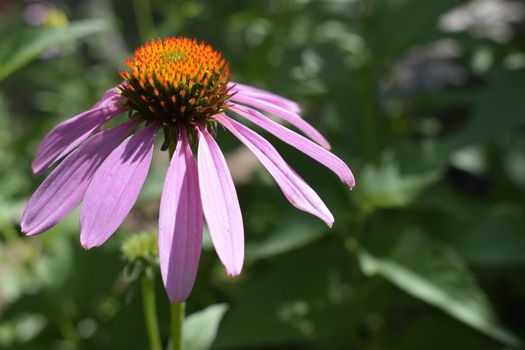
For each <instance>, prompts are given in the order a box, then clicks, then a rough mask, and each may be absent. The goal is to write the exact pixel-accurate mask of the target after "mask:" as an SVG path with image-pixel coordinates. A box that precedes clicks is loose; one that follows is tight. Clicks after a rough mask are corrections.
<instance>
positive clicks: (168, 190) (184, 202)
mask: <svg viewBox="0 0 525 350" xmlns="http://www.w3.org/2000/svg"><path fill="white" fill-rule="evenodd" d="M203 223H204V217H203V213H202V204H201V200H200V192H199V175H198V173H197V164H196V163H195V159H194V158H193V154H192V152H191V148H190V144H189V143H188V139H187V137H186V130H185V129H184V128H183V127H181V128H180V132H179V140H178V142H177V148H176V150H175V154H174V155H173V158H172V159H171V164H170V167H169V168H168V173H167V174H166V180H165V182H164V188H163V190H162V198H161V201H160V214H159V259H160V270H161V273H162V280H163V282H164V287H165V288H166V291H167V292H168V296H169V299H170V301H171V302H172V303H174V302H183V301H184V300H186V298H188V295H189V294H190V292H191V289H192V288H193V283H194V282H195V277H196V276H197V269H198V267H199V258H200V253H201V243H202V226H203Z"/></svg>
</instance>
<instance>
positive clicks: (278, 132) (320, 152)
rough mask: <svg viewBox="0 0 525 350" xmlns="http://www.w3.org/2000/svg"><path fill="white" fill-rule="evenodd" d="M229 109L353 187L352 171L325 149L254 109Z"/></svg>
mask: <svg viewBox="0 0 525 350" xmlns="http://www.w3.org/2000/svg"><path fill="white" fill-rule="evenodd" d="M229 109H230V110H231V111H233V112H235V113H237V114H239V115H241V116H242V117H244V118H246V119H248V120H249V121H251V122H252V123H254V124H256V125H258V126H259V127H261V128H263V129H264V130H266V131H268V132H269V133H271V134H272V135H274V136H276V137H278V138H280V139H281V140H283V141H284V142H286V143H288V144H289V145H291V146H293V147H295V148H297V149H298V150H299V151H301V152H303V153H304V154H306V155H308V156H310V157H312V158H313V159H315V160H317V161H318V162H319V163H321V164H323V165H324V166H326V167H327V168H328V169H330V170H332V171H333V172H334V173H335V174H336V175H337V176H339V178H340V179H341V181H342V182H344V183H346V184H347V185H348V186H349V187H350V188H353V187H354V186H355V179H354V175H353V174H352V171H351V170H350V169H349V168H348V166H347V165H346V164H345V163H344V162H343V161H342V160H341V159H339V158H338V157H336V156H335V155H334V154H332V153H330V152H329V151H327V150H326V149H324V148H322V147H320V146H318V145H317V144H315V143H313V142H312V141H310V140H308V139H307V138H305V137H303V136H301V135H299V134H297V133H296V132H294V131H292V130H290V129H288V128H286V127H284V126H282V125H280V124H278V123H276V122H274V121H273V120H271V119H269V118H267V117H266V116H265V115H263V114H261V113H259V112H258V111H256V110H254V109H251V108H248V107H244V106H240V105H235V106H233V107H230V108H229Z"/></svg>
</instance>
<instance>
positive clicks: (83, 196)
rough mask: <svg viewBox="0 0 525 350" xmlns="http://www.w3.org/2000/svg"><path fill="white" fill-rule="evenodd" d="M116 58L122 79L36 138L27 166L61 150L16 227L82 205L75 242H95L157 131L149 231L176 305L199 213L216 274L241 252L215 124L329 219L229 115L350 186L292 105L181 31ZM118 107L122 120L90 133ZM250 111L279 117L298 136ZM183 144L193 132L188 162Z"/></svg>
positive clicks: (35, 224)
mask: <svg viewBox="0 0 525 350" xmlns="http://www.w3.org/2000/svg"><path fill="white" fill-rule="evenodd" d="M126 64H127V66H128V67H129V71H121V72H120V75H121V76H122V78H123V79H124V82H123V83H122V84H120V85H119V86H118V87H116V88H113V89H110V90H108V91H107V92H106V93H105V94H104V96H103V97H102V99H101V100H100V101H98V103H97V104H95V106H93V108H91V109H90V110H88V111H86V112H83V113H81V114H79V115H77V116H75V117H73V118H71V119H68V120H66V121H64V122H62V123H61V124H59V125H58V126H56V127H55V128H54V129H53V130H52V131H51V132H50V133H49V134H48V135H47V136H46V137H45V139H44V141H43V142H42V144H41V146H40V148H39V149H38V152H37V155H36V157H35V159H34V161H33V171H34V173H36V174H39V173H41V172H43V171H45V170H46V169H48V168H49V167H50V166H51V165H53V164H54V163H55V162H57V161H58V160H60V159H61V158H63V157H65V158H64V160H63V161H62V162H61V163H60V164H59V165H58V166H57V167H56V168H55V169H54V170H53V171H52V172H51V174H50V175H49V176H48V177H47V178H46V180H45V181H44V182H43V183H42V184H41V185H40V187H39V188H38V189H37V190H36V192H35V193H34V194H33V196H32V197H31V199H30V201H29V204H28V205H27V208H26V209H25V212H24V214H23V216H22V231H23V232H24V233H25V234H27V235H36V234H39V233H41V232H43V231H45V230H47V229H49V228H50V227H52V226H54V225H56V224H57V223H58V222H59V221H61V220H62V219H63V218H64V217H65V216H67V215H68V214H69V213H71V212H72V211H73V210H74V209H75V208H76V207H77V206H78V205H79V204H80V203H82V208H81V210H80V241H81V244H82V246H83V247H84V248H86V249H89V248H92V247H97V246H100V245H101V244H103V243H104V242H105V241H106V240H107V239H108V238H109V237H110V236H111V235H112V234H113V233H114V232H115V231H116V230H117V228H118V227H119V226H120V225H121V224H122V222H123V221H124V219H125V218H126V216H127V215H128V214H129V212H130V211H131V208H132V207H133V205H134V204H135V201H136V200H137V197H138V195H139V192H140V190H141V188H142V185H143V183H144V181H145V179H146V176H147V173H148V170H149V167H150V163H151V159H152V154H153V147H154V146H153V140H154V137H155V134H156V133H157V132H159V131H163V132H164V144H163V145H162V149H163V150H166V149H170V151H172V152H173V151H174V153H173V154H172V158H171V163H170V166H169V168H168V172H167V175H166V180H165V183H164V188H163V191H162V198H161V203H160V215H159V235H158V239H159V258H160V267H161V272H162V279H163V282H164V285H165V287H166V290H167V292H168V296H169V298H170V300H171V301H172V302H179V301H183V300H185V299H186V298H187V297H188V295H189V293H190V292H191V289H192V287H193V283H194V281H195V276H196V273H197V268H198V264H199V258H200V250H201V241H202V228H203V223H204V219H206V224H207V225H208V230H209V232H210V235H211V238H212V241H213V245H214V247H215V250H216V251H217V254H218V255H219V258H220V260H221V261H222V263H223V264H224V266H225V267H226V271H227V273H228V274H229V275H231V276H235V275H238V274H239V273H240V272H241V269H242V265H243V259H244V232H243V222H242V215H241V209H240V207H239V201H238V199H237V193H236V191H235V187H234V185H233V181H232V177H231V175H230V172H229V170H228V167H227V165H226V162H225V160H224V156H223V154H222V152H221V150H220V148H219V146H218V145H217V143H216V142H215V139H214V137H213V136H212V134H213V132H210V131H213V130H214V129H215V128H216V126H217V124H220V125H222V126H223V127H224V128H226V129H227V130H229V131H230V132H231V133H232V134H233V135H235V136H236V137H237V138H238V139H239V140H240V141H241V142H242V143H243V144H244V145H246V146H247V147H248V148H249V149H250V150H251V151H252V152H253V153H254V154H255V156H256V157H257V158H258V159H259V160H260V161H261V163H262V164H263V165H264V166H265V167H266V169H267V170H268V171H269V172H270V174H271V175H272V176H273V178H274V179H275V181H276V182H277V184H278V185H279V187H280V188H281V190H282V192H283V193H284V195H285V196H286V198H287V199H288V200H289V201H290V203H291V204H292V205H294V206H295V207H297V208H298V209H301V210H303V211H305V212H308V213H311V214H313V215H315V216H317V217H319V218H320V219H321V220H323V221H324V222H325V223H326V224H327V225H328V226H330V227H331V226H332V224H333V222H334V218H333V216H332V214H331V213H330V211H329V210H328V208H327V207H326V206H325V204H324V203H323V201H322V200H321V199H320V198H319V196H318V195H317V194H316V193H315V191H314V190H313V189H312V188H311V187H310V186H309V185H308V184H307V183H306V182H305V181H304V180H303V179H302V178H301V177H300V176H299V175H297V173H296V172H295V171H294V170H293V169H292V168H291V167H290V166H289V165H288V164H287V163H286V161H285V160H284V159H283V158H282V157H281V156H280V155H279V153H278V152H277V151H276V150H275V148H274V147H273V146H272V145H271V144H270V143H269V142H268V141H267V140H266V139H264V138H263V137H261V136H260V135H259V134H257V133H256V132H254V131H252V130H251V129H249V128H248V127H246V126H244V125H243V124H241V123H239V122H238V121H236V120H234V119H232V117H231V116H232V115H233V116H235V117H236V118H238V119H240V120H248V121H250V122H251V123H253V124H256V125H257V126H259V127H260V128H262V129H264V130H266V131H267V132H269V133H271V134H273V135H274V136H276V137H277V138H279V139H281V140H283V141H284V142H286V143H288V144H290V145H291V146H293V147H295V148H297V149H298V150H300V151H302V152H303V153H305V154H307V155H308V156H310V157H312V158H313V159H315V160H316V161H318V162H319V163H321V164H323V165H324V166H326V167H327V168H329V169H330V170H332V171H333V172H334V173H335V174H337V175H338V176H339V178H340V179H341V181H343V182H344V183H345V184H347V185H348V186H349V187H350V188H352V187H353V186H354V177H353V175H352V172H351V171H350V169H349V168H348V167H347V166H346V164H345V163H344V162H343V161H341V160H340V159H339V158H337V157H336V156H335V155H333V154H332V153H330V152H329V151H328V150H327V149H329V147H330V145H329V144H328V142H327V141H326V139H325V138H324V137H323V136H322V135H321V134H320V133H319V132H318V131H317V130H316V129H314V128H313V127H312V126H311V125H310V124H308V122H306V121H305V120H304V119H302V118H301V117H300V116H299V112H300V109H299V107H298V105H297V104H296V103H295V102H293V101H290V100H288V99H285V98H283V97H280V96H277V95H275V94H272V93H269V92H266V91H263V90H260V89H257V88H255V87H251V86H246V85H242V84H237V83H233V82H231V81H230V68H229V66H228V63H227V62H226V61H225V60H224V59H223V58H222V56H221V54H220V53H217V52H216V51H214V50H213V48H212V47H211V46H209V45H205V44H204V43H200V44H199V43H197V42H196V41H195V40H191V39H187V38H178V37H172V38H167V39H164V40H158V41H151V42H150V43H147V44H145V45H144V46H142V47H140V48H138V49H137V50H136V51H135V53H134V56H133V59H132V60H131V59H128V60H127V61H126ZM126 111H127V112H129V115H130V117H129V120H127V121H126V122H124V123H122V124H119V125H117V126H114V127H112V128H109V129H105V130H102V131H100V130H101V127H102V126H103V125H104V123H106V122H107V121H108V120H110V119H112V118H115V117H117V116H118V115H120V114H122V113H123V112H126ZM261 111H263V112H268V113H271V114H272V115H273V116H275V117H277V118H280V119H282V120H284V121H286V122H288V123H289V124H291V125H292V126H294V127H296V128H297V129H298V130H300V131H301V132H302V133H303V134H304V135H305V136H306V137H304V136H301V135H299V134H298V133H296V132H295V131H292V130H290V129H288V128H286V127H284V126H282V125H280V124H278V123H276V122H274V121H273V120H271V119H269V118H268V117H266V116H265V115H264V114H262V113H261ZM141 125H144V126H143V127H141ZM189 140H198V150H197V153H198V158H197V161H196V160H195V157H194V156H193V153H192V149H191V146H190V141H189Z"/></svg>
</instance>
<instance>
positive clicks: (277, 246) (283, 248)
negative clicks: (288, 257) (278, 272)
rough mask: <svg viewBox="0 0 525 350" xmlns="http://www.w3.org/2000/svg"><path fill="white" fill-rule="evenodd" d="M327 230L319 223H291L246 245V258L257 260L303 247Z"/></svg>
mask: <svg viewBox="0 0 525 350" xmlns="http://www.w3.org/2000/svg"><path fill="white" fill-rule="evenodd" d="M324 233H325V230H324V229H323V228H321V227H320V226H319V225H311V224H310V225H309V224H305V223H299V222H295V223H290V224H289V225H286V226H285V227H282V228H280V229H278V230H277V231H275V232H273V233H272V234H270V236H269V237H267V238H265V239H264V240H263V241H259V242H254V243H249V244H248V245H247V246H246V259H248V260H249V261H256V260H259V259H264V258H269V257H272V256H275V255H279V254H283V253H286V252H288V251H290V250H293V249H297V248H300V247H303V246H305V245H307V244H309V243H311V242H312V241H315V240H317V239H319V238H320V237H321V236H322V235H323V234H324Z"/></svg>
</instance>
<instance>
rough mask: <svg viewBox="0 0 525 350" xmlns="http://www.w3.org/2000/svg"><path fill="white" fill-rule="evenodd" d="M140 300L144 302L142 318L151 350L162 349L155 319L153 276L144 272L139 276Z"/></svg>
mask: <svg viewBox="0 0 525 350" xmlns="http://www.w3.org/2000/svg"><path fill="white" fill-rule="evenodd" d="M141 286H142V300H143V303H144V318H145V321H146V329H147V331H148V337H149V342H150V347H151V350H162V344H161V341H160V333H159V324H158V321H157V308H156V305H155V284H154V280H153V277H151V276H148V274H147V273H144V274H143V276H142V277H141Z"/></svg>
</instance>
